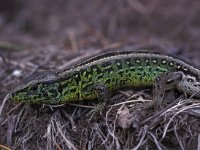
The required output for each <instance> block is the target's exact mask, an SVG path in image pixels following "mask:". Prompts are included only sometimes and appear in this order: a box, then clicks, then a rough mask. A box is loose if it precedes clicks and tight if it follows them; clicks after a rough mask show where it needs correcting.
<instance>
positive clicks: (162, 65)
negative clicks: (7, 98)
mask: <svg viewBox="0 0 200 150" xmlns="http://www.w3.org/2000/svg"><path fill="white" fill-rule="evenodd" d="M168 74H170V75H168ZM163 75H164V76H167V77H169V79H168V80H167V81H166V83H165V84H169V85H170V84H171V85H172V86H175V87H176V88H177V89H178V90H179V91H182V92H184V93H185V94H189V95H195V96H197V97H200V83H199V82H198V81H199V80H200V70H199V69H198V68H195V67H193V66H192V65H190V64H188V63H187V62H185V61H182V60H180V59H177V58H174V57H171V56H166V55H160V54H156V53H148V52H134V51H118V52H108V53H104V54H101V55H99V56H96V57H93V58H91V59H88V60H87V61H85V62H83V63H81V64H78V65H77V66H74V67H72V68H71V69H68V70H56V71H46V72H42V73H40V74H37V75H33V76H31V77H29V78H28V79H27V80H25V81H23V82H22V83H21V84H20V85H19V86H18V87H16V89H14V91H13V92H12V93H11V98H12V99H13V100H14V101H16V102H25V103H34V104H63V103H66V102H70V101H83V100H89V99H95V98H98V97H100V98H101V97H103V99H104V98H105V99H106V98H107V94H109V93H113V92H114V91H116V90H118V89H121V88H127V87H136V88H137V87H150V86H153V85H154V84H155V85H156V86H155V87H156V89H159V88H161V87H160V86H159V78H160V77H162V76H163ZM157 80H158V81H157ZM173 80H174V81H173ZM157 82H158V83H157ZM162 83H164V82H162ZM105 93H106V94H105ZM158 93H159V92H155V94H158ZM104 96H105V97H104ZM157 101H159V100H157ZM155 103H156V102H155ZM159 103H161V102H159Z"/></svg>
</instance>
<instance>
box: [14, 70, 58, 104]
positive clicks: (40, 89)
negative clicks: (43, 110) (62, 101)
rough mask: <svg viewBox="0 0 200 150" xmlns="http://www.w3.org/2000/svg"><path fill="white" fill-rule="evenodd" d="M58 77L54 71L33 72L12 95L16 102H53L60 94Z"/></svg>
mask: <svg viewBox="0 0 200 150" xmlns="http://www.w3.org/2000/svg"><path fill="white" fill-rule="evenodd" d="M56 79H57V77H56V74H55V73H53V72H42V73H37V74H33V75H32V76H30V77H28V78H27V79H26V80H24V81H23V82H21V83H20V84H19V85H18V86H17V87H16V88H15V89H14V90H13V92H12V93H11V94H10V97H11V99H12V100H14V101H16V102H24V103H43V104H52V103H53V100H55V99H56V97H57V96H58V95H59V86H58V85H57V83H56V82H55V80H56Z"/></svg>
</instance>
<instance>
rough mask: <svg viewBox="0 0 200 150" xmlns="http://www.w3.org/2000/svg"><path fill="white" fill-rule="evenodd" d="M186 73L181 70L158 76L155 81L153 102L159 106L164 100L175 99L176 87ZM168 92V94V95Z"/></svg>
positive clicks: (155, 105)
mask: <svg viewBox="0 0 200 150" xmlns="http://www.w3.org/2000/svg"><path fill="white" fill-rule="evenodd" d="M183 78H184V73H183V72H181V71H177V72H168V73H165V74H162V75H161V76H159V77H157V78H156V80H155V82H154V89H153V103H152V105H153V106H154V107H156V108H159V107H160V106H161V105H162V104H163V103H164V101H166V99H167V100H172V99H175V95H174V91H173V90H174V89H175V88H176V87H177V85H178V84H179V83H180V82H181V81H182V80H183ZM166 93H168V95H167V96H166Z"/></svg>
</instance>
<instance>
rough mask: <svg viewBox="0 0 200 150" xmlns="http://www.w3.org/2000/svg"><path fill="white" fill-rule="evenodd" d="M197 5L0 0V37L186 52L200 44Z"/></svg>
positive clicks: (144, 0) (179, 0) (142, 0)
mask: <svg viewBox="0 0 200 150" xmlns="http://www.w3.org/2000/svg"><path fill="white" fill-rule="evenodd" d="M199 5H200V2H199V1H195V0H193V1H188V0H176V1H174V0H168V1H160V0H151V1H148V0H124V1H121V0H109V1H107V0H84V1H81V0H73V1H69V0H57V1H55V0H40V1H35V0H28V1H27V0H0V39H1V41H14V42H18V43H22V44H29V45H36V46H39V45H40V44H47V43H48V44H49V43H51V44H54V45H59V46H63V48H65V49H66V50H70V49H79V50H80V49H89V48H92V49H95V48H96V49H97V48H105V47H108V46H109V45H111V44H116V43H118V44H120V45H122V46H127V45H131V46H133V45H134V46H141V47H150V48H151V47H152V48H154V47H156V48H160V49H167V50H171V51H173V50H174V49H182V50H185V51H187V52H188V51H192V50H195V49H199V47H200V44H199V41H198V39H199V37H200V30H199V26H200V21H199V18H200V7H199ZM72 40H75V42H76V46H75V45H73V44H71V41H72ZM172 53H173V52H172Z"/></svg>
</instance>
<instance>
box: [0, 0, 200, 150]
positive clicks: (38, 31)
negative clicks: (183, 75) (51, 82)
mask: <svg viewBox="0 0 200 150" xmlns="http://www.w3.org/2000/svg"><path fill="white" fill-rule="evenodd" d="M199 6H200V1H188V0H176V1H174V0H168V1H160V0H151V1H147V0H141V1H138V0H125V1H122V0H109V1H107V0H84V1H79V0H73V1H64V0H56V1H55V0H40V1H36V0H29V1H27V0H0V83H1V88H0V149H6V150H8V149H48V150H51V149H58V150H65V149H134V150H136V149H197V148H200V113H199V108H200V101H199V100H200V99H194V98H191V97H190V98H178V99H177V100H174V102H173V103H172V104H170V105H166V106H165V107H163V108H160V109H158V110H154V109H151V110H146V109H142V108H139V106H140V105H141V104H138V103H147V102H149V100H152V89H137V90H136V89H130V90H128V89H127V90H123V91H118V92H116V93H115V94H114V95H113V97H112V98H111V100H110V101H109V103H108V104H107V107H106V108H105V109H104V110H103V112H102V114H99V113H97V114H95V115H94V116H93V117H92V118H90V116H88V115H87V114H88V113H89V112H90V111H91V108H94V107H95V106H96V105H97V104H98V102H97V100H94V101H87V102H81V103H80V102H78V103H73V104H72V103H69V104H65V105H63V106H56V107H55V106H54V107H52V106H47V105H45V106H44V105H29V104H17V103H15V102H13V101H11V100H10V99H9V98H7V94H8V93H10V92H11V90H12V89H13V88H14V87H15V86H16V85H17V84H18V83H19V82H20V81H21V80H23V79H25V78H26V77H28V76H30V75H31V74H33V73H35V72H40V71H43V70H54V69H58V68H59V67H60V68H63V67H64V68H67V67H70V66H72V65H73V64H76V63H78V62H80V61H82V60H84V59H86V58H87V57H89V56H91V55H96V54H97V53H101V52H102V51H104V52H105V51H106V50H105V49H108V48H118V49H120V48H129V49H134V50H137V49H148V50H156V51H158V52H160V53H163V54H169V55H175V56H176V57H179V58H182V59H185V60H186V61H188V62H189V63H192V64H194V65H195V66H197V67H199V64H200V52H199V50H200V42H199V39H200V20H199V18H200V7H199ZM136 100H137V102H136ZM138 101H139V102H138ZM146 101H147V102H146ZM79 105H80V106H79ZM90 119H91V120H90Z"/></svg>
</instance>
